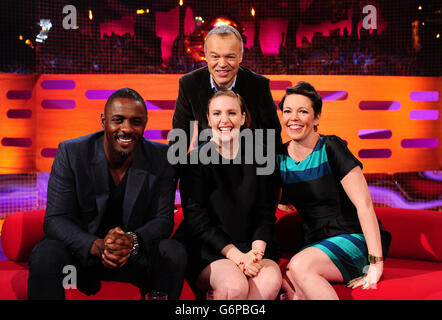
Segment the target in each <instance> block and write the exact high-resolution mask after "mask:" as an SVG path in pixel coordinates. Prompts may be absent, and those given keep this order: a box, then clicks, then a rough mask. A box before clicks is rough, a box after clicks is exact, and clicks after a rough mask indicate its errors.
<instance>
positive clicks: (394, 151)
mask: <svg viewBox="0 0 442 320" xmlns="http://www.w3.org/2000/svg"><path fill="white" fill-rule="evenodd" d="M180 76H181V75H138V74H137V75H128V74H109V75H41V76H39V77H37V76H22V75H11V74H0V94H1V95H0V111H1V118H0V124H1V125H0V139H3V137H9V136H13V137H28V136H30V137H31V138H32V146H30V147H26V148H23V147H5V146H2V145H0V154H1V157H0V172H2V173H7V172H30V171H35V170H37V171H43V172H47V171H50V167H51V165H52V161H53V158H52V156H53V151H54V150H55V148H57V145H58V143H59V142H61V141H63V140H66V139H71V138H75V137H78V136H81V135H85V134H88V133H91V132H94V131H97V130H100V129H101V125H100V122H99V119H100V113H101V112H102V111H103V108H104V104H105V102H106V98H105V97H101V99H95V98H96V97H95V96H94V95H95V94H96V93H97V92H98V94H101V93H100V92H99V91H89V90H116V89H119V88H122V87H130V88H133V89H135V90H137V91H138V92H139V93H140V94H141V95H142V96H143V98H144V99H145V100H148V101H149V102H152V104H154V105H156V106H157V107H154V106H148V109H149V111H148V113H149V120H148V124H147V130H152V132H153V136H155V139H158V140H156V141H161V142H166V140H164V136H163V134H164V132H167V131H168V130H170V129H171V127H172V115H173V105H174V101H175V99H176V97H177V93H178V79H179V77H180ZM268 78H270V79H271V81H272V82H271V84H272V88H275V89H272V94H273V98H274V99H275V101H279V100H281V98H282V97H283V95H284V92H285V90H284V89H285V87H286V86H287V85H290V84H292V85H294V84H296V83H297V82H298V81H300V80H305V81H308V82H310V83H311V84H313V85H314V86H315V88H316V89H317V90H318V91H322V92H328V93H326V96H327V98H324V106H323V112H322V115H321V122H320V126H319V132H320V133H323V134H336V135H339V136H340V137H342V138H343V139H344V140H346V141H347V142H348V146H349V148H350V150H352V152H353V153H354V154H355V155H356V156H358V155H359V154H360V152H364V151H361V150H364V149H387V150H389V151H388V152H389V153H391V155H389V157H387V158H361V157H359V156H358V157H359V158H361V161H362V162H363V164H364V172H365V173H375V172H385V173H392V172H406V171H423V170H438V169H440V168H441V162H442V161H441V159H442V157H441V151H440V150H441V148H440V147H439V146H438V143H439V141H441V130H440V116H438V117H437V118H436V120H411V119H410V112H411V111H413V110H433V112H436V113H437V112H439V113H440V109H441V108H440V99H438V100H437V101H413V100H411V98H410V93H411V92H413V91H432V92H436V95H439V96H440V93H441V78H440V77H439V78H437V77H384V76H297V75H270V76H268ZM54 80H68V81H70V82H69V84H70V86H69V85H68V86H67V87H66V88H64V89H63V88H58V89H54V88H51V86H52V84H50V85H48V83H52V82H53V81H54ZM51 81H52V82H51ZM72 84H73V85H72ZM21 89H26V90H32V97H31V98H30V99H27V100H23V101H21V100H8V99H6V94H7V92H8V91H9V90H21ZM335 91H337V92H346V95H343V96H341V99H342V100H330V97H332V98H333V94H332V93H330V92H335ZM338 96H339V95H338ZM54 100H55V102H56V104H57V103H60V100H64V102H63V101H62V103H61V105H63V104H64V103H66V100H68V101H67V104H66V105H65V106H64V107H65V108H61V109H60V108H54V105H53V103H54ZM361 101H396V105H395V108H393V110H361V109H360V107H359V104H360V102H361ZM48 103H49V106H48ZM11 108H13V109H20V108H24V109H31V110H32V118H30V119H9V118H7V117H6V113H7V110H9V109H11ZM153 109H155V110H153ZM278 114H279V116H280V115H281V113H280V111H278ZM360 130H389V132H391V137H388V138H383V139H380V138H376V139H361V138H360V137H359V134H358V133H359V132H360ZM283 138H284V139H287V137H286V136H285V134H283ZM404 139H432V140H431V143H430V144H432V145H431V147H425V148H404V147H403V146H402V144H403V140H404ZM48 150H49V152H47V151H48ZM42 151H43V155H42Z"/></svg>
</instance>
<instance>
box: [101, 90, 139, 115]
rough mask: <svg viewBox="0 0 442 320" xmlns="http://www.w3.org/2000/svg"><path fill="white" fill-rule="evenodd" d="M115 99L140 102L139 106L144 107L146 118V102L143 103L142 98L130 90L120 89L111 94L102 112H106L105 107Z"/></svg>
mask: <svg viewBox="0 0 442 320" xmlns="http://www.w3.org/2000/svg"><path fill="white" fill-rule="evenodd" d="M116 98H126V99H132V100H135V101H138V102H141V104H142V105H143V106H144V109H145V110H146V116H147V108H146V102H144V99H143V97H141V95H140V94H139V93H138V92H136V91H135V90H134V89H131V88H121V89H118V90H117V91H115V92H114V93H112V94H111V95H110V97H109V98H108V99H107V101H106V104H105V106H104V112H106V109H107V107H108V106H109V105H110V104H111V103H112V101H113V100H114V99H116Z"/></svg>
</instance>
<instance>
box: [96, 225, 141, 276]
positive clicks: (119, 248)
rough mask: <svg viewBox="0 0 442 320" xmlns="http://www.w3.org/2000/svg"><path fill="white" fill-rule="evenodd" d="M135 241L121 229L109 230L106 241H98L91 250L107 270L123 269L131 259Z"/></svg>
mask: <svg viewBox="0 0 442 320" xmlns="http://www.w3.org/2000/svg"><path fill="white" fill-rule="evenodd" d="M132 245H133V239H132V236H131V235H128V234H127V233H125V232H124V231H123V230H121V228H120V227H116V228H113V229H111V230H109V232H108V233H107V235H106V236H105V237H104V239H97V240H95V241H94V244H93V245H92V248H91V254H95V255H97V256H100V257H101V262H102V263H103V265H104V266H105V267H106V268H110V269H115V268H121V267H122V266H124V265H125V264H126V262H127V260H128V259H129V257H130V253H131V248H132Z"/></svg>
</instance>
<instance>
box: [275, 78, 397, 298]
mask: <svg viewBox="0 0 442 320" xmlns="http://www.w3.org/2000/svg"><path fill="white" fill-rule="evenodd" d="M279 107H280V109H281V110H282V122H283V128H284V130H285V131H286V133H287V135H288V136H289V137H290V141H289V142H287V143H286V144H285V148H284V149H285V150H284V151H283V152H282V154H278V155H277V157H276V159H277V163H278V168H279V171H280V175H281V180H282V197H283V198H284V199H285V201H287V202H288V203H290V204H292V205H293V206H294V207H295V208H296V209H297V210H298V212H299V213H300V214H301V216H302V218H303V221H304V223H303V232H304V240H305V242H306V245H307V246H306V247H304V248H303V249H302V250H301V251H300V252H298V253H297V254H296V255H294V256H293V257H292V259H291V260H290V262H289V264H288V267H287V272H286V274H285V276H284V280H283V287H284V289H285V290H286V292H287V293H288V296H289V298H291V299H321V300H322V299H338V296H337V294H336V292H335V290H334V289H333V287H332V286H331V284H330V281H332V282H345V283H347V284H348V286H350V287H352V288H356V287H359V286H363V289H366V288H369V287H372V286H374V285H375V284H376V283H377V282H378V281H379V279H380V277H381V275H382V272H383V260H384V259H385V257H386V254H387V251H388V247H389V244H390V240H391V235H390V233H389V232H387V231H386V230H385V229H384V228H383V227H382V225H381V224H380V222H379V220H378V219H377V218H376V214H375V212H374V209H373V204H372V201H371V197H370V193H369V190H368V186H367V183H366V181H365V178H364V175H363V174H362V171H361V169H362V163H361V162H360V161H359V160H358V159H357V158H356V157H354V156H353V154H352V153H351V152H350V150H349V149H348V148H347V146H346V144H345V143H344V141H343V140H341V139H340V138H339V137H337V136H335V135H321V134H319V133H318V132H317V130H318V125H319V120H320V116H321V109H322V99H321V97H320V96H319V94H318V93H317V92H316V90H315V89H314V87H313V86H311V85H310V84H309V83H307V82H299V83H298V84H297V85H296V86H294V87H290V88H288V89H287V91H286V94H285V96H284V98H283V99H282V101H281V103H280V105H279Z"/></svg>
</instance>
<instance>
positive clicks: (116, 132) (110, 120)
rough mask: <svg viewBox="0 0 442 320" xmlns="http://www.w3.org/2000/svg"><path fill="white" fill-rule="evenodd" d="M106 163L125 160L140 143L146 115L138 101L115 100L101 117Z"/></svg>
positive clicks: (127, 99)
mask: <svg viewBox="0 0 442 320" xmlns="http://www.w3.org/2000/svg"><path fill="white" fill-rule="evenodd" d="M101 123H102V125H103V128H104V133H105V134H104V149H105V153H106V156H107V158H108V161H110V162H112V161H113V160H117V161H121V160H126V159H127V158H129V157H130V156H131V155H133V154H134V151H136V149H137V147H138V144H139V143H140V142H141V141H142V138H143V133H144V128H145V127H146V123H147V113H146V109H145V107H144V106H143V105H142V103H141V102H140V101H136V100H133V99H130V98H115V99H114V100H112V102H111V103H110V104H109V105H108V106H107V108H106V109H105V113H104V114H102V115H101Z"/></svg>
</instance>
